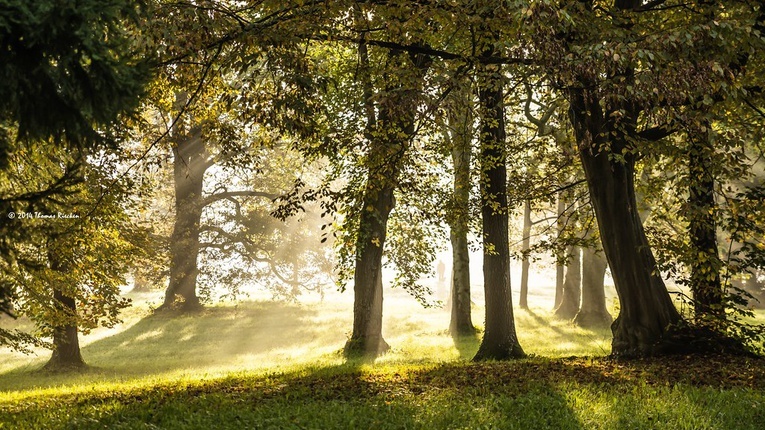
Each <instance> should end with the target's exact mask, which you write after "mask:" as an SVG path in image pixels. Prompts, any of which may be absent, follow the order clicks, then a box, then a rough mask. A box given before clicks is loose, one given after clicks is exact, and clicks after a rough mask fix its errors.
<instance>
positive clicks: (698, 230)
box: [688, 121, 725, 325]
mask: <svg viewBox="0 0 765 430" xmlns="http://www.w3.org/2000/svg"><path fill="white" fill-rule="evenodd" d="M709 129H710V125H709V123H708V122H707V121H703V122H701V123H700V124H696V126H692V127H690V131H689V133H688V140H689V142H688V143H689V145H688V152H689V153H688V179H689V187H688V231H689V233H690V238H691V250H692V252H693V254H694V255H691V256H690V263H691V292H692V293H693V305H694V315H695V317H696V322H697V323H701V324H712V325H717V324H720V323H721V322H722V321H723V320H724V319H725V308H724V304H723V300H724V292H723V287H722V282H721V280H720V267H721V266H722V262H721V261H720V256H719V254H718V250H717V226H716V222H715V211H716V209H717V206H716V204H715V196H714V191H715V190H714V186H715V180H714V176H713V175H712V171H711V163H712V161H711V158H712V155H713V154H714V147H713V146H712V144H711V141H710V134H709Z"/></svg>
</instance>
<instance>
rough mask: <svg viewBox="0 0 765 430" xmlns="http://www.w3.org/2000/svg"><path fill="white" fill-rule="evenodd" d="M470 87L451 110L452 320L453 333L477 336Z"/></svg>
mask: <svg viewBox="0 0 765 430" xmlns="http://www.w3.org/2000/svg"><path fill="white" fill-rule="evenodd" d="M471 99H472V95H471V94H470V91H469V88H467V89H461V90H459V91H457V92H456V95H454V96H453V98H452V103H451V104H450V105H449V106H448V107H447V109H448V114H447V115H448V125H447V127H448V129H447V131H445V133H444V134H445V137H446V139H447V146H448V147H450V149H451V158H452V164H453V166H454V181H453V192H452V199H453V203H452V207H451V208H450V214H451V217H450V218H449V219H447V221H448V222H449V239H450V241H451V245H452V283H451V295H450V298H451V300H450V303H451V319H450V322H449V332H450V333H451V334H452V336H469V335H474V334H475V332H476V330H475V327H474V326H473V321H472V318H471V309H470V307H471V300H470V255H469V249H468V232H469V229H470V189H471V188H472V184H471V180H470V179H471V178H470V159H471V151H472V145H471V142H472V139H473V115H472V106H471V103H470V101H471Z"/></svg>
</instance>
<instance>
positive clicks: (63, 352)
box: [43, 256, 87, 372]
mask: <svg viewBox="0 0 765 430" xmlns="http://www.w3.org/2000/svg"><path fill="white" fill-rule="evenodd" d="M51 269H52V270H58V271H63V270H65V269H64V268H63V267H61V263H60V262H59V261H58V260H56V258H55V257H54V256H51ZM53 300H54V302H55V303H54V306H56V307H57V308H58V310H59V311H60V312H61V313H62V314H64V315H65V316H66V317H65V321H66V322H64V323H63V324H61V325H58V326H54V327H53V355H52V356H51V358H50V360H48V362H47V363H46V364H45V366H44V367H43V368H44V369H45V370H50V371H56V372H58V371H69V370H78V369H83V368H85V367H87V365H86V364H85V361H84V360H83V359H82V354H81V353H80V340H79V337H78V335H77V324H76V323H75V322H73V321H76V315H77V306H76V302H75V299H74V298H72V297H69V296H67V295H66V294H65V293H64V292H63V291H61V290H60V289H59V288H56V287H55V286H54V287H53Z"/></svg>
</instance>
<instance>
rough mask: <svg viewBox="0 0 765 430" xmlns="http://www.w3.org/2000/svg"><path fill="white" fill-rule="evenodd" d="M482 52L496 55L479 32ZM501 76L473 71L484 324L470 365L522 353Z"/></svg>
mask: <svg viewBox="0 0 765 430" xmlns="http://www.w3.org/2000/svg"><path fill="white" fill-rule="evenodd" d="M483 31H484V34H482V35H481V36H482V37H483V38H484V40H483V46H482V47H481V52H482V54H483V56H484V57H485V58H491V56H492V55H494V54H495V53H496V51H495V49H496V48H495V46H494V44H495V43H496V42H497V41H498V40H499V34H498V33H496V32H495V31H496V30H495V31H492V30H487V29H485V28H484V29H483ZM503 82H504V77H503V75H502V69H501V66H499V65H493V64H492V65H488V64H482V65H481V66H480V68H479V70H478V105H479V114H480V122H481V126H480V137H479V145H480V163H481V179H480V181H481V182H480V186H481V220H482V233H483V276H484V295H485V297H486V324H485V327H484V335H483V339H482V340H481V345H480V346H479V348H478V352H477V353H476V355H475V357H473V360H492V359H494V360H506V359H510V358H517V357H523V356H524V355H525V354H524V352H523V349H521V346H520V343H519V342H518V336H517V335H516V333H515V321H514V317H513V303H512V296H511V293H510V249H509V237H508V209H509V208H508V204H507V167H506V165H505V163H506V162H507V154H506V148H505V145H506V142H505V139H506V134H505V133H506V132H505V112H504V103H503V99H504V91H503V89H504V84H503Z"/></svg>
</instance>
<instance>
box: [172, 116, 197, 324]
mask: <svg viewBox="0 0 765 430" xmlns="http://www.w3.org/2000/svg"><path fill="white" fill-rule="evenodd" d="M173 155H174V157H173V158H174V160H173V179H174V181H175V225H174V226H173V234H172V236H171V238H170V281H169V284H168V287H167V290H166V292H165V301H164V303H163V305H162V308H170V307H173V306H176V299H178V298H180V299H181V300H182V303H180V305H179V306H180V308H181V309H182V310H185V311H193V310H197V309H199V308H201V307H202V305H201V303H200V301H199V297H198V296H197V275H198V274H199V270H198V268H197V257H198V256H199V248H200V246H199V224H200V221H201V218H202V207H203V205H202V191H203V179H204V174H205V171H206V169H207V167H208V164H207V151H206V150H205V147H204V143H203V141H202V138H201V135H200V132H199V130H198V129H195V130H193V132H192V134H191V135H190V136H188V137H185V138H181V139H178V140H177V141H176V145H175V147H174V148H173Z"/></svg>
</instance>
